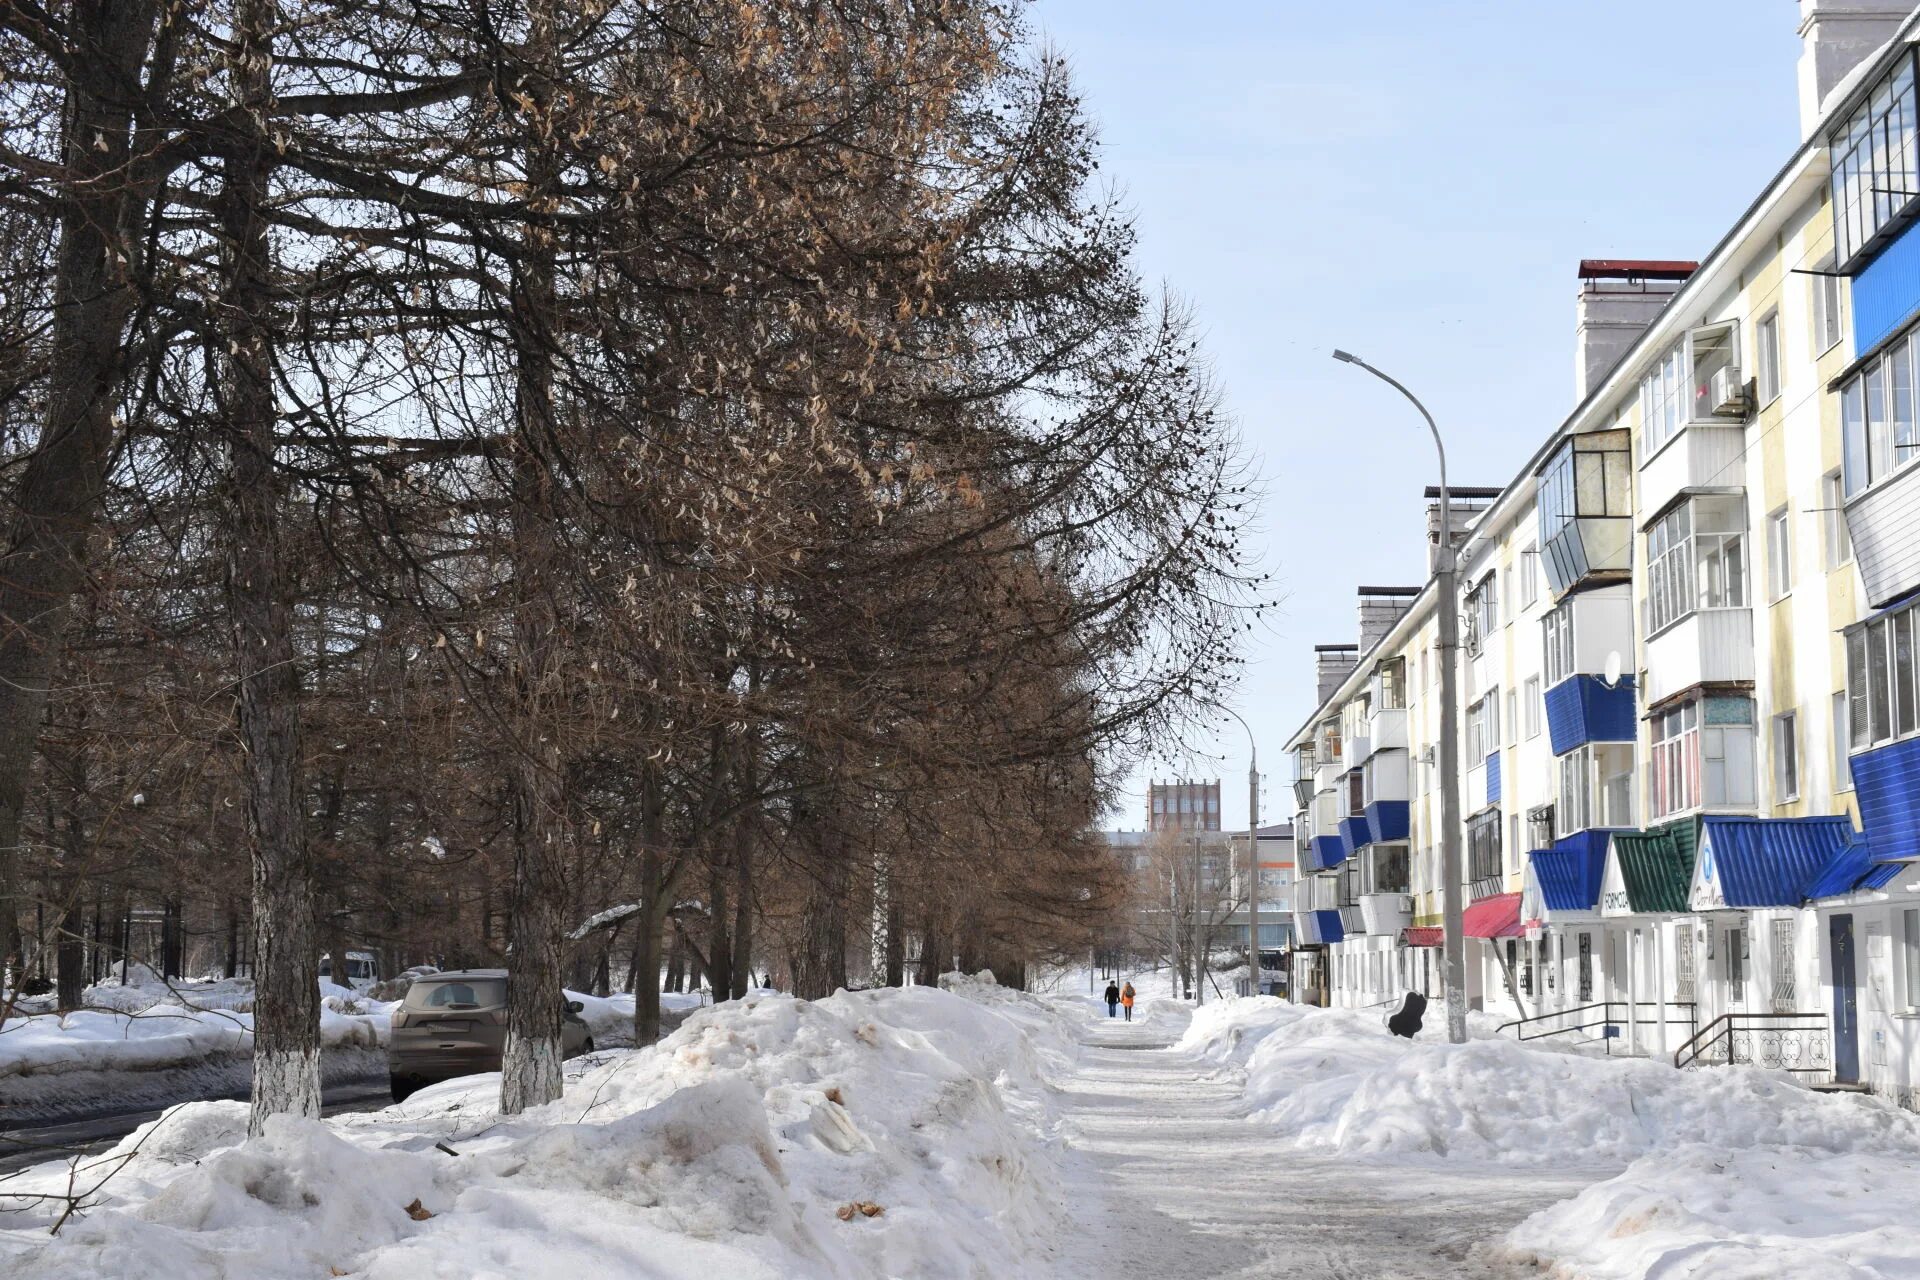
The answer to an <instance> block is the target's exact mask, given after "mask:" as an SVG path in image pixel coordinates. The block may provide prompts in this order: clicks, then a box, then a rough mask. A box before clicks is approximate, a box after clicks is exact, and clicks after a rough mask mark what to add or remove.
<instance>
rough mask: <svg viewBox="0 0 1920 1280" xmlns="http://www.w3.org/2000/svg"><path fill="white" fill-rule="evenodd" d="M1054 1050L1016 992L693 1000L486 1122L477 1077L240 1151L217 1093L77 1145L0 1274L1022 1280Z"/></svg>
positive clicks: (47, 1171)
mask: <svg viewBox="0 0 1920 1280" xmlns="http://www.w3.org/2000/svg"><path fill="white" fill-rule="evenodd" d="M1072 1052H1073V1049H1072V1046H1071V1045H1070V1043H1069V1042H1068V1040H1067V1038H1066V1037H1065V1034H1064V1024H1062V1023H1061V1022H1060V1021H1059V1019H1058V1016H1057V1015H1056V1014H1054V1013H1053V1012H1051V1011H1050V1010H1048V1009H1046V1008H1045V1007H1044V1006H1043V1005H1042V1004H1041V1003H1040V1002H1039V1001H1037V1000H1034V999H1032V998H1031V997H1025V996H1020V995H1017V994H1015V993H1009V992H1001V991H998V990H997V989H995V988H990V987H988V986H987V985H986V984H984V983H981V982H977V981H975V980H970V979H969V980H961V981H958V982H955V983H953V984H951V986H950V989H948V990H935V989H930V988H909V989H906V990H884V991H868V992H858V993H845V992H843V993H840V994H838V995H835V996H834V997H832V998H831V999H828V1000H822V1001H817V1002H807V1001H802V1000H795V999H792V998H790V997H785V996H776V995H760V996H755V997H749V998H748V999H746V1000H741V1001H734V1002H729V1003H727V1004H723V1005H720V1006H717V1007H713V1008H707V1009H703V1010H700V1011H699V1012H697V1013H695V1014H693V1015H692V1016H691V1017H690V1018H689V1019H688V1020H687V1022H686V1024H685V1025H684V1026H683V1027H682V1028H681V1029H680V1030H679V1031H677V1032H676V1033H674V1034H673V1035H672V1036H670V1037H668V1038H667V1039H666V1040H663V1041H662V1042H661V1043H660V1044H658V1045H655V1046H652V1047H650V1048H646V1049H640V1050H633V1051H627V1052H619V1053H605V1054H595V1055H592V1056H590V1057H588V1058H583V1059H578V1060H576V1061H574V1062H571V1063H569V1064H567V1091H566V1096H565V1097H564V1098H563V1099H562V1100H561V1101H559V1102H557V1103H554V1104H551V1105H549V1106H546V1107H542V1108H538V1109H536V1110H535V1111H532V1112H529V1113H527V1114H526V1115H523V1116H518V1117H513V1118H510V1119H507V1118H502V1117H500V1116H499V1115H498V1114H497V1112H496V1111H495V1098H496V1095H497V1091H498V1077H497V1076H478V1077H471V1078H469V1079H466V1080H461V1081H453V1082H449V1083H447V1084H443V1085H438V1086H434V1087H431V1088H429V1089H426V1090H423V1091H421V1092H420V1093H419V1094H416V1095H415V1096H414V1097H413V1098H412V1099H410V1100H409V1101H408V1102H407V1103H406V1104H404V1105H402V1106H396V1107H392V1108H388V1109H387V1110H385V1111H383V1112H378V1113H368V1114H359V1115H352V1116H343V1117H340V1118H339V1119H338V1120H336V1121H333V1122H330V1123H313V1122H303V1121H293V1120H287V1119H282V1120H279V1121H276V1122H275V1123H274V1124H273V1125H272V1126H271V1127H270V1129H269V1132H268V1133H267V1134H266V1135H265V1136H264V1137H262V1138H261V1139H259V1140H256V1141H252V1142H242V1141H241V1138H242V1136H243V1134H244V1128H245V1117H244V1110H243V1109H242V1108H240V1107H238V1106H237V1105H236V1104H219V1103H202V1104H190V1105H188V1106H185V1107H180V1108H176V1109H174V1110H173V1111H170V1112H168V1113H167V1114H166V1115H165V1116H163V1117H162V1118H161V1119H160V1120H158V1121H156V1122H154V1124H153V1125H150V1126H147V1127H145V1128H143V1129H142V1130H141V1131H139V1132H137V1133H136V1134H134V1135H132V1136H130V1137H129V1138H128V1139H127V1140H125V1141H124V1142H123V1143H121V1145H120V1146H119V1147H118V1148H116V1149H115V1152H114V1153H111V1154H110V1155H108V1156H106V1157H101V1158H100V1161H99V1163H107V1164H111V1163H114V1162H124V1165H125V1167H124V1169H123V1170H122V1171H121V1172H120V1173H119V1174H118V1176H117V1177H116V1178H115V1179H114V1180H113V1181H111V1182H109V1183H108V1184H107V1185H106V1186H105V1188H104V1189H103V1190H102V1192H101V1195H100V1199H101V1204H100V1206H99V1207H98V1208H95V1209H93V1210H91V1211H90V1212H88V1213H86V1214H84V1215H83V1216H82V1217H80V1218H79V1219H77V1220H75V1221H70V1222H69V1223H68V1224H67V1225H66V1226H65V1227H64V1228H63V1229H62V1231H61V1233H60V1235H59V1236H58V1237H56V1238H54V1239H53V1240H51V1241H49V1240H48V1238H47V1236H46V1228H47V1225H48V1223H49V1221H50V1220H51V1218H52V1217H53V1216H55V1214H56V1213H57V1211H58V1206H39V1207H35V1206H30V1205H25V1204H24V1202H16V1203H22V1206H23V1207H22V1212H20V1213H17V1214H13V1215H8V1217H7V1218H6V1219H5V1221H6V1222H7V1225H8V1228H9V1229H8V1230H5V1231H0V1272H5V1273H6V1274H8V1275H9V1276H22V1277H25V1276H62V1277H82V1276H86V1277H91V1276H96V1275H116V1274H138V1275H142V1276H150V1277H161V1278H165V1277H181V1278H182V1280H185V1278H187V1277H192V1280H204V1278H206V1277H219V1276H231V1277H241V1276H245V1277H256V1276H301V1277H306V1276H314V1275H322V1276H324V1275H327V1274H330V1273H331V1274H353V1275H356V1276H367V1277H373V1278H375V1280H388V1278H391V1280H402V1278H405V1280H412V1278H413V1277H423V1276H425V1277H455V1276H470V1275H515V1276H527V1277H535V1278H538V1277H548V1276H552V1277H564V1278H565V1280H577V1278H578V1277H580V1276H587V1275H646V1276H650V1277H691V1278H697V1280H712V1277H714V1276H717V1275H724V1276H729V1277H734V1276H744V1277H761V1276H764V1277H774V1276H821V1277H827V1276H833V1277H839V1276H875V1277H878V1276H897V1275H913V1276H926V1277H948V1276H951V1277H963V1276H965V1277H971V1276H999V1275H1009V1274H1020V1273H1022V1272H1023V1271H1026V1270H1029V1268H1028V1266H1027V1262H1026V1259H1027V1257H1028V1250H1030V1249H1031V1248H1033V1247H1034V1246H1035V1245H1036V1244H1038V1243H1040V1242H1043V1241H1044V1240H1046V1239H1047V1238H1048V1237H1050V1235H1051V1234H1052V1233H1053V1232H1054V1231H1057V1230H1058V1220H1059V1217H1060V1215H1059V1212H1058V1209H1057V1197H1058V1189H1057V1184H1056V1171H1055V1165H1054V1156H1053V1154H1052V1153H1051V1151H1050V1150H1049V1143H1048V1134H1049V1132H1050V1129H1051V1125H1052V1124H1053V1122H1054V1116H1053V1111H1052V1104H1051V1101H1050V1098H1049V1096H1048V1090H1047V1088H1046V1085H1045V1080H1046V1078H1047V1075H1048V1073H1049V1072H1050V1071H1051V1070H1053V1069H1054V1068H1055V1067H1056V1066H1058V1065H1060V1064H1062V1063H1064V1062H1065V1061H1067V1060H1069V1059H1070V1057H1071V1054H1072ZM436 1144H438V1145H436ZM441 1148H445V1149H441ZM450 1151H451V1152H457V1154H449V1152H450ZM66 1179H67V1173H66V1169H65V1166H64V1165H55V1166H46V1167H43V1168H42V1169H41V1170H36V1171H34V1172H32V1173H29V1174H26V1175H22V1176H21V1177H19V1178H16V1179H14V1180H13V1181H12V1182H10V1183H9V1184H8V1185H7V1186H6V1187H5V1188H4V1190H5V1191H6V1192H9V1193H13V1194H19V1193H23V1192H30V1191H34V1190H44V1189H52V1188H56V1187H64V1186H65V1185H66Z"/></svg>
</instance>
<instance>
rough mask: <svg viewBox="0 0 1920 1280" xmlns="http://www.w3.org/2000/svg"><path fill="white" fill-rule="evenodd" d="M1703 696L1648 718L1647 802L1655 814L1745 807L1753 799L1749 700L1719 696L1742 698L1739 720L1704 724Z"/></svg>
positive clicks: (1666, 815) (1752, 746) (1751, 717)
mask: <svg viewBox="0 0 1920 1280" xmlns="http://www.w3.org/2000/svg"><path fill="white" fill-rule="evenodd" d="M1721 700H1722V699H1717V698H1716V699H1713V701H1721ZM1708 701H1709V699H1705V698H1693V699H1689V700H1688V701H1686V702H1684V703H1681V704H1679V705H1677V706H1673V707H1669V708H1667V709H1666V710H1664V711H1660V712H1656V713H1655V714H1654V715H1653V717H1652V718H1651V723H1650V724H1649V726H1648V735H1649V737H1650V739H1651V741H1652V744H1653V751H1652V757H1651V759H1650V761H1649V764H1650V768H1649V771H1648V801H1649V803H1648V807H1649V808H1650V809H1651V810H1652V816H1653V817H1654V818H1656V819H1658V818H1666V817H1670V816H1672V815H1674V814H1680V813H1686V812H1689V811H1690V810H1694V809H1750V808H1752V807H1753V806H1754V804H1755V803H1756V799H1755V795H1754V779H1753V772H1754V771H1753V764H1754V759H1753V757H1754V730H1753V703H1752V700H1751V699H1747V698H1733V697H1728V698H1725V699H1724V701H1725V702H1727V703H1732V702H1735V701H1739V702H1744V703H1746V706H1747V721H1746V723H1744V724H1737V723H1732V722H1726V721H1723V722H1720V723H1716V724H1707V723H1706V719H1707V703H1708ZM1716 780H1717V784H1716Z"/></svg>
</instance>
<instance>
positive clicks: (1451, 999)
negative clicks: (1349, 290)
mask: <svg viewBox="0 0 1920 1280" xmlns="http://www.w3.org/2000/svg"><path fill="white" fill-rule="evenodd" d="M1333 358H1334V359H1335V360H1340V361H1344V362H1345V363H1347V364H1351V365H1358V366H1359V367H1360V368H1362V369H1365V370H1366V371H1367V372H1368V373H1370V374H1372V375H1373V376H1374V377H1376V378H1378V379H1380V380H1381V381H1382V382H1384V383H1386V384H1387V385H1388V386H1390V387H1392V388H1393V389H1394V390H1395V391H1398V392H1399V393H1400V394H1401V395H1403V396H1405V397H1406V398H1407V399H1408V400H1410V401H1412V402H1413V407H1414V408H1416V409H1418V410H1419V411H1420V416H1421V417H1423V418H1425V419H1426V420H1427V430H1428V431H1431V432H1432V433H1433V447H1434V448H1435V449H1436V450H1437V451H1438V452H1439V454H1440V546H1439V549H1438V552H1437V553H1436V554H1435V556H1434V558H1433V583H1434V608H1435V609H1437V610H1439V617H1438V619H1437V623H1438V630H1439V636H1438V638H1437V641H1436V643H1435V645H1434V648H1435V649H1436V650H1437V654H1438V658H1439V661H1440V880H1441V884H1440V910H1441V922H1442V924H1443V925H1444V926H1445V927H1444V930H1443V933H1444V937H1445V962H1446V963H1445V970H1446V976H1445V982H1446V987H1447V1039H1448V1040H1450V1041H1452V1042H1453V1043H1454V1044H1465V1043H1466V1042H1467V940H1466V925H1465V921H1464V919H1463V916H1464V914H1465V905H1464V903H1463V902H1462V900H1461V899H1462V890H1463V888H1464V887H1465V885H1464V880H1465V868H1464V867H1462V865H1461V862H1462V858H1461V848H1460V844H1461V838H1462V830H1463V828H1462V827H1461V824H1460V698H1459V673H1458V671H1457V669H1456V668H1457V660H1458V654H1459V649H1460V608H1459V584H1458V583H1457V582H1456V580H1455V579H1456V577H1457V573H1456V566H1455V564H1454V554H1453V504H1452V502H1451V500H1450V498H1449V495H1448V492H1447V447H1446V445H1445V444H1443V443H1441V440H1440V428H1439V426H1438V425H1437V424H1436V423H1435V422H1434V420H1433V415H1432V414H1431V413H1428V412H1427V406H1425V405H1423V404H1421V403H1420V399H1419V397H1417V396H1415V395H1414V394H1413V392H1411V391H1409V390H1407V389H1406V387H1405V386H1403V385H1401V383H1400V382H1399V381H1398V380H1397V379H1395V378H1392V377H1389V376H1388V375H1387V374H1384V373H1382V372H1380V370H1378V369H1376V368H1374V367H1373V366H1372V365H1370V364H1368V363H1367V362H1366V361H1365V360H1362V359H1361V358H1360V357H1359V356H1356V355H1350V354H1348V353H1347V352H1345V351H1335V352H1334V353H1333Z"/></svg>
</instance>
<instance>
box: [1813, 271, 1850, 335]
mask: <svg viewBox="0 0 1920 1280" xmlns="http://www.w3.org/2000/svg"><path fill="white" fill-rule="evenodd" d="M1820 270H1821V271H1822V272H1824V273H1825V274H1822V275H1816V276H1815V277H1814V278H1813V354H1814V355H1816V356H1817V355H1820V354H1821V353H1822V352H1825V351H1829V350H1832V348H1833V347H1834V346H1835V345H1837V344H1838V343H1839V341H1840V339H1841V338H1842V337H1844V336H1845V332H1846V330H1845V323H1844V320H1843V317H1844V315H1845V313H1844V312H1843V311H1842V310H1841V307H1840V277H1839V276H1838V275H1836V274H1834V273H1833V260H1832V259H1831V258H1829V259H1828V260H1827V261H1826V262H1825V263H1824V264H1823V265H1822V266H1821V267H1820Z"/></svg>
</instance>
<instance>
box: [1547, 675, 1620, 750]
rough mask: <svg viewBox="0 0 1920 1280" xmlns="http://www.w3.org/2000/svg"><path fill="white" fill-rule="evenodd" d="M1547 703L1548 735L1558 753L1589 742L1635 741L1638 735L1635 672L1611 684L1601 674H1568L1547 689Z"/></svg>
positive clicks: (1578, 747)
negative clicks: (1635, 711) (1635, 717)
mask: <svg viewBox="0 0 1920 1280" xmlns="http://www.w3.org/2000/svg"><path fill="white" fill-rule="evenodd" d="M1546 703H1547V735H1548V737H1549V738H1551V739H1552V742H1553V754H1555V755H1556V756H1563V755H1566V754H1567V753H1568V752H1570V751H1577V750H1579V749H1580V748H1581V747H1584V746H1586V745H1587V744H1588V743H1590V742H1632V741H1633V740H1634V738H1635V737H1636V735H1637V731H1638V726H1637V724H1636V723H1635V720H1634V697H1633V677H1632V676H1625V675H1623V676H1621V677H1620V680H1619V682H1618V683H1617V684H1611V685H1610V684H1608V683H1607V682H1606V680H1605V679H1604V678H1602V677H1600V676H1594V675H1573V676H1568V677H1567V678H1566V679H1565V680H1562V681H1561V682H1560V683H1559V684H1556V685H1554V686H1553V687H1552V688H1551V689H1548V690H1547V693H1546Z"/></svg>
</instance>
